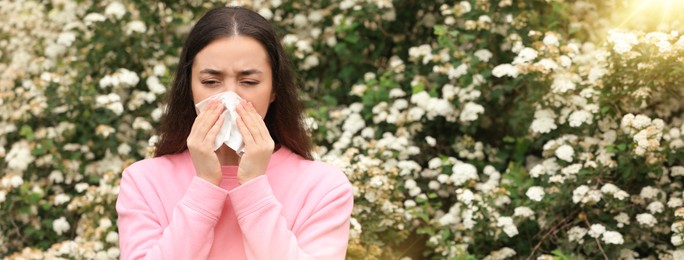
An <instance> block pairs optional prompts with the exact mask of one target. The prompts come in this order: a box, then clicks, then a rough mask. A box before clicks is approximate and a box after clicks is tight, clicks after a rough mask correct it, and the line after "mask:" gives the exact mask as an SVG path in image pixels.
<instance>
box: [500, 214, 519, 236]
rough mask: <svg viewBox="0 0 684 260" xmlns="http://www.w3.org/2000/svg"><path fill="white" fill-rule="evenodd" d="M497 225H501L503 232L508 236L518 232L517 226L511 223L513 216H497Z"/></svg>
mask: <svg viewBox="0 0 684 260" xmlns="http://www.w3.org/2000/svg"><path fill="white" fill-rule="evenodd" d="M496 226H497V227H503V230H504V233H506V235H508V237H514V236H516V235H517V234H518V228H517V227H516V226H515V225H514V224H513V218H511V217H499V218H498V219H497V221H496Z"/></svg>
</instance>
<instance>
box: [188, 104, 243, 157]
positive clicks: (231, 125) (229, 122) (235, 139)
mask: <svg viewBox="0 0 684 260" xmlns="http://www.w3.org/2000/svg"><path fill="white" fill-rule="evenodd" d="M214 99H218V100H221V103H222V104H223V106H225V108H226V109H225V110H223V118H224V120H223V125H222V126H221V129H220V130H219V133H218V135H217V136H216V142H215V143H214V151H216V150H218V149H219V147H221V145H222V144H226V146H228V147H230V149H233V150H234V151H235V152H236V153H237V154H238V155H240V156H242V154H243V153H244V150H245V144H244V143H243V142H242V134H240V129H238V126H237V122H236V121H235V120H236V119H237V116H238V114H237V111H235V108H236V106H237V105H238V104H240V101H241V100H242V98H240V96H238V94H236V93H235V92H232V91H226V92H222V93H219V94H216V95H213V96H210V97H208V98H206V99H205V100H202V101H201V102H199V103H197V105H195V106H196V107H197V109H199V111H200V112H202V111H203V110H204V107H205V106H206V105H207V104H209V101H211V100H214Z"/></svg>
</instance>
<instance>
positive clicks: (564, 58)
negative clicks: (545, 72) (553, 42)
mask: <svg viewBox="0 0 684 260" xmlns="http://www.w3.org/2000/svg"><path fill="white" fill-rule="evenodd" d="M558 59H559V62H560V64H561V66H563V67H566V68H567V67H570V65H572V59H570V57H568V56H565V55H561V56H560V58H558Z"/></svg>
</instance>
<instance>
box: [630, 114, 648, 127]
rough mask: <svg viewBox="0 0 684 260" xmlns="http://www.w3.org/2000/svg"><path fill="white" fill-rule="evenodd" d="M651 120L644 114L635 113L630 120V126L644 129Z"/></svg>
mask: <svg viewBox="0 0 684 260" xmlns="http://www.w3.org/2000/svg"><path fill="white" fill-rule="evenodd" d="M651 122H652V120H651V118H649V117H648V116H645V115H636V116H635V117H634V119H633V120H632V127H634V128H636V129H644V128H646V127H648V126H649V125H650V124H651Z"/></svg>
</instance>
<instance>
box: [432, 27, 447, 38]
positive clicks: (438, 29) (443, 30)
mask: <svg viewBox="0 0 684 260" xmlns="http://www.w3.org/2000/svg"><path fill="white" fill-rule="evenodd" d="M434 29H435V35H437V36H440V35H444V34H446V32H447V28H446V26H444V25H441V24H438V25H435V26H434Z"/></svg>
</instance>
